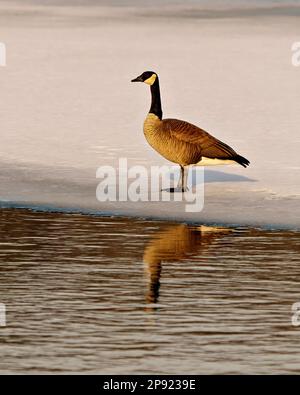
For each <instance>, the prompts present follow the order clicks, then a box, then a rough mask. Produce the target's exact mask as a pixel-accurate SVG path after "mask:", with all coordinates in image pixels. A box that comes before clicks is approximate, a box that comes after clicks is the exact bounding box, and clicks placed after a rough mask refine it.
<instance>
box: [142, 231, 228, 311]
mask: <svg viewBox="0 0 300 395" xmlns="http://www.w3.org/2000/svg"><path fill="white" fill-rule="evenodd" d="M230 233H231V230H230V229H226V228H219V227H211V226H210V227H209V226H204V225H201V226H198V227H195V226H188V225H185V224H180V225H173V226H169V227H167V228H166V229H164V230H163V231H160V232H158V233H157V234H155V236H154V237H153V239H151V241H150V242H149V243H148V244H147V245H146V248H145V251H144V257H143V261H144V263H145V265H146V273H147V276H148V291H147V294H146V301H147V303H149V304H154V303H157V302H158V296H159V287H160V277H161V271H162V263H163V262H164V263H166V262H178V261H182V260H183V259H185V258H187V257H188V256H189V255H192V254H194V253H198V254H201V252H203V251H204V250H206V249H208V248H209V247H210V245H211V244H212V243H213V242H214V240H215V239H217V238H220V237H223V236H224V235H227V234H230ZM148 307H149V306H148Z"/></svg>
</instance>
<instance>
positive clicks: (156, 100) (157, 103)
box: [149, 77, 163, 119]
mask: <svg viewBox="0 0 300 395" xmlns="http://www.w3.org/2000/svg"><path fill="white" fill-rule="evenodd" d="M150 88H151V96H152V101H151V108H150V111H149V112H150V113H152V114H155V115H156V116H157V117H158V118H159V119H162V115H163V113H162V109H161V100H160V89H159V81H158V77H157V78H156V80H155V82H154V84H153V85H151V87H150Z"/></svg>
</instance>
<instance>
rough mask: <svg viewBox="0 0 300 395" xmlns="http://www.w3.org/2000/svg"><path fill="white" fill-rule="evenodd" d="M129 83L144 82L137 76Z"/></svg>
mask: <svg viewBox="0 0 300 395" xmlns="http://www.w3.org/2000/svg"><path fill="white" fill-rule="evenodd" d="M131 82H144V81H143V79H142V77H141V76H138V77H136V78H134V79H133V80H131Z"/></svg>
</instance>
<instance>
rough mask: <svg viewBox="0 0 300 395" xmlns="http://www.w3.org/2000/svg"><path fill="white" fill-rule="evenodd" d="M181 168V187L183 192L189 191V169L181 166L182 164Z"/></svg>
mask: <svg viewBox="0 0 300 395" xmlns="http://www.w3.org/2000/svg"><path fill="white" fill-rule="evenodd" d="M180 170H181V178H180V184H179V188H180V189H181V192H187V191H188V187H187V176H188V171H185V168H184V166H181V165H180Z"/></svg>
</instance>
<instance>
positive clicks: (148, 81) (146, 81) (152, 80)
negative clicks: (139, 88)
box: [144, 74, 156, 85]
mask: <svg viewBox="0 0 300 395" xmlns="http://www.w3.org/2000/svg"><path fill="white" fill-rule="evenodd" d="M155 80H156V74H152V75H151V77H149V78H148V79H147V80H145V81H144V82H145V84H148V85H153V84H154V82H155Z"/></svg>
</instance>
